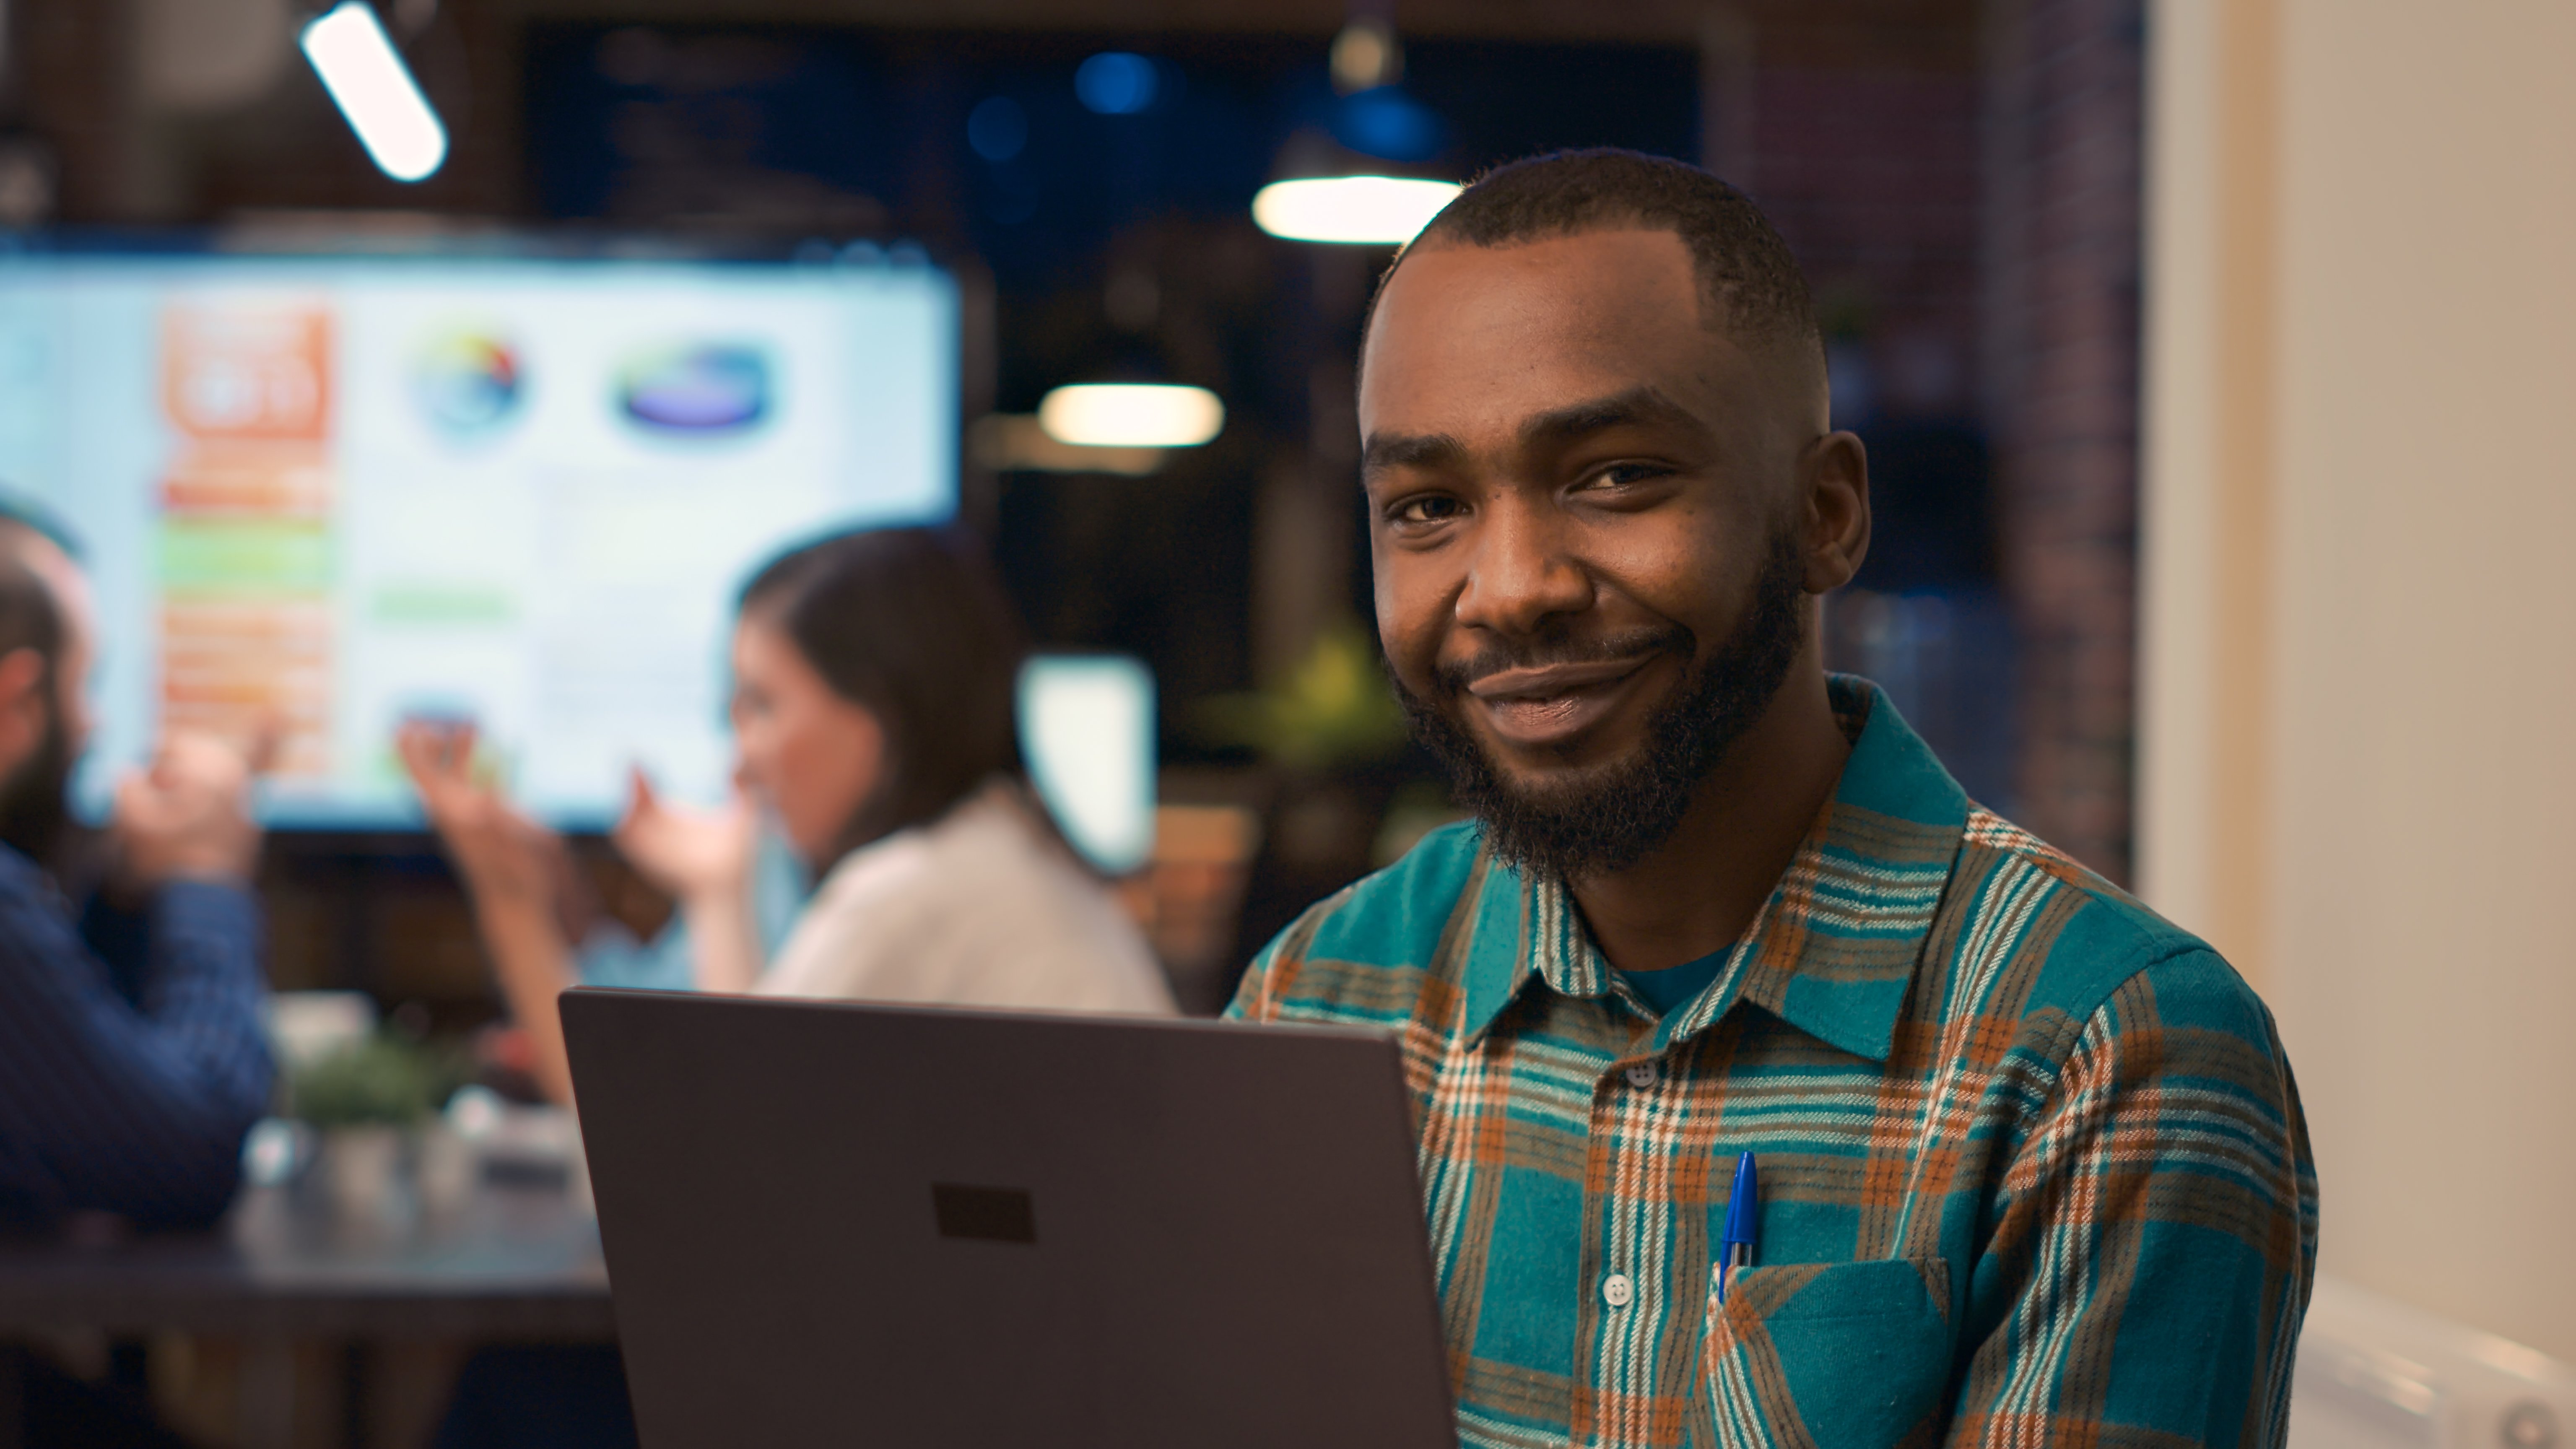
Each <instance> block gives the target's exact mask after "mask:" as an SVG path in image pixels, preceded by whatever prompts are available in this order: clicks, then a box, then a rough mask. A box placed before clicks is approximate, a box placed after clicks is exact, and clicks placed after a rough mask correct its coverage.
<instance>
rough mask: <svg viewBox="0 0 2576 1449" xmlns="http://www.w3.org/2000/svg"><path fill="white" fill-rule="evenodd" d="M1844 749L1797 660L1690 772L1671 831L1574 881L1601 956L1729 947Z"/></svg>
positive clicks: (1824, 793) (1635, 966)
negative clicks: (1764, 700) (1694, 776)
mask: <svg viewBox="0 0 2576 1449" xmlns="http://www.w3.org/2000/svg"><path fill="white" fill-rule="evenodd" d="M1810 647H1811V648H1812V646H1810ZM1850 754H1851V743H1850V741H1848V740H1846V739H1844V738H1843V732H1842V726H1841V725H1840V724H1839V723H1838V722H1837V721H1836V720H1835V718H1834V708H1833V701H1832V699H1831V698H1830V697H1829V696H1828V695H1827V694H1826V692H1825V676H1824V671H1823V670H1822V669H1820V668H1817V667H1816V666H1815V665H1814V664H1813V663H1812V662H1811V660H1802V661H1801V664H1800V667H1798V668H1796V669H1794V670H1793V671H1792V672H1791V674H1790V676H1789V682H1788V683H1787V684H1785V685H1783V686H1781V689H1780V693H1779V694H1778V695H1777V696H1775V697H1774V698H1773V699H1772V701H1771V707H1770V708H1769V709H1767V710H1765V711H1764V712H1763V714H1762V717H1761V718H1760V719H1759V720H1757V721H1756V722H1755V723H1754V725H1753V728H1751V729H1750V730H1747V731H1746V732H1745V733H1744V734H1743V735H1742V736H1740V737H1738V738H1737V740H1736V741H1735V744H1734V746H1733V747H1732V748H1730V749H1729V750H1728V751H1727V752H1726V758H1725V759H1724V760H1722V761H1721V762H1719V764H1718V767H1717V768H1716V769H1715V770H1713V771H1711V772H1710V773H1709V776H1708V778H1707V779H1705V780H1702V781H1701V782H1700V784H1699V789H1698V790H1697V792H1696V793H1695V794H1694V795H1693V796H1692V799H1691V807H1690V810H1689V813H1687V814H1685V815H1684V816H1683V817H1682V823H1681V825H1680V827H1679V828H1678V829H1676V830H1674V832H1673V835H1672V838H1671V839H1669V840H1667V841H1665V842H1664V843H1663V844H1662V845H1661V846H1658V847H1657V848H1656V849H1655V850H1654V852H1653V853H1651V854H1649V855H1648V856H1646V858H1645V859H1643V860H1640V861H1638V862H1637V863H1636V864H1635V865H1632V866H1629V867H1628V868H1627V869H1625V870H1622V871H1618V872H1615V873H1612V874H1608V875H1597V876H1587V877H1584V878H1583V879H1581V880H1578V881H1576V882H1574V898H1575V901H1576V903H1577V904H1579V905H1580V906H1581V907H1582V908H1583V918H1584V921H1585V923H1586V924H1587V925H1589V926H1590V927H1591V928H1592V939H1593V942H1594V944H1596V945H1598V946H1599V947H1600V948H1601V954H1602V955H1603V956H1605V957H1607V958H1608V959H1609V962H1610V964H1611V965H1612V966H1615V967H1617V968H1618V969H1620V970H1622V971H1659V970H1662V969H1664V968H1665V967H1668V966H1679V965H1682V964H1683V963H1685V962H1689V961H1695V960H1698V959H1699V958H1700V957H1702V956H1705V955H1708V954H1709V953H1710V952H1712V951H1719V950H1723V949H1725V948H1726V947H1728V946H1730V945H1733V944H1734V943H1735V940H1736V938H1737V937H1739V936H1741V935H1743V934H1744V928H1745V927H1746V926H1747V925H1749V924H1750V923H1751V922H1752V920H1753V917H1754V915H1755V914H1756V913H1757V912H1759V911H1760V910H1761V909H1762V903H1763V902H1764V901H1765V900H1768V899H1769V898H1770V895H1771V891H1772V888H1773V887H1774V886H1776V885H1778V884H1779V882H1780V876H1781V874H1782V873H1783V872H1785V871H1787V870H1788V868H1789V863H1790V862H1791V861H1792V860H1794V859H1796V858H1797V854H1798V846H1799V844H1800V843H1801V842H1803V841H1804V840H1805V839H1806V838H1807V832H1808V830H1809V829H1810V828H1811V827H1812V826H1814V824H1815V821H1816V814H1817V812H1818V811H1820V810H1822V809H1823V808H1824V805H1825V801H1826V800H1828V799H1830V798H1831V797H1832V795H1833V792H1834V786H1835V784H1836V783H1837V782H1838V781H1840V780H1841V778H1842V770H1843V761H1844V759H1845V758H1847V757H1848V756H1849V755H1850Z"/></svg>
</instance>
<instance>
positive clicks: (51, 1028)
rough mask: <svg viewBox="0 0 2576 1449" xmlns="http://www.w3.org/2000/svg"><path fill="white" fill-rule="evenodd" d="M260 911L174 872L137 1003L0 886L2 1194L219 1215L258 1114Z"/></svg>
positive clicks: (161, 902) (34, 897) (56, 1211)
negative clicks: (179, 878)
mask: <svg viewBox="0 0 2576 1449" xmlns="http://www.w3.org/2000/svg"><path fill="white" fill-rule="evenodd" d="M259 934H260V932H259V911H258V907H257V905H256V904H255V903H254V902H253V901H252V899H251V897H250V895H249V894H248V893H247V892H246V891H242V890H238V889H235V888H232V887H229V886H218V885H210V884H203V883H196V882H178V883H174V884H171V885H168V886H164V887H163V888H162V889H161V890H160V891H159V892H158V893H157V894H156V896H155V897H154V900H153V902H152V906H151V911H150V939H149V946H148V958H147V962H146V966H147V970H146V974H145V978H144V979H143V981H142V982H141V997H140V1002H139V1004H137V1003H135V1002H129V1001H128V1000H127V999H125V998H124V997H123V996H121V995H120V994H119V993H118V991H117V990H116V987H115V985H114V983H113V982H112V980H111V978H110V975H109V971H108V967H107V965H106V963H105V962H103V961H101V960H100V959H99V957H98V956H97V955H96V954H95V953H93V952H92V951H91V950H90V949H89V948H88V946H87V945H86V944H85V943H84V942H83V941H82V939H81V938H80V936H79V935H78V934H77V933H76V932H75V931H74V930H73V928H72V925H71V923H70V922H69V921H68V920H67V919H65V918H64V916H63V915H62V914H61V913H60V912H58V911H55V910H53V909H51V908H50V903H49V902H47V901H46V900H44V899H43V898H42V896H41V895H40V894H39V893H38V892H37V891H35V890H30V889H17V890H8V891H5V892H0V1200H12V1199H14V1201H6V1202H5V1206H6V1207H7V1208H9V1209H13V1210H14V1211H15V1213H16V1214H18V1215H23V1216H28V1217H33V1218H36V1219H39V1220H42V1219H47V1218H52V1217H56V1216H59V1215H60V1214H62V1213H64V1212H69V1211H74V1210H82V1209H96V1210H102V1211H107V1212H115V1213H121V1214H124V1215H126V1216H128V1217H131V1218H133V1219H135V1220H137V1221H140V1222H144V1223H151V1224H175V1223H190V1222H202V1221H205V1220H208V1219H211V1218H213V1217H214V1216H216V1215H217V1214H219V1213H221V1212H222V1211H223V1208H224V1205H225V1204H226V1202H228V1201H229V1200H230V1198H231V1196H232V1192H233V1187H234V1185H235V1182H236V1179H237V1177H238V1173H239V1163H240V1156H241V1142H242V1137H243V1134H244V1133H246V1132H247V1131H248V1130H249V1129H250V1125H251V1124H252V1123H253V1122H255V1121H257V1120H258V1118H259V1116H260V1114H261V1113H262V1112H264V1111H266V1110H267V1107H268V1099H269V1087H270V1083H271V1079H272V1076H273V1070H272V1066H271V1063H270V1059H269V1053H268V1046H267V1041H266V1037H265V1033H264V1031H263V1030H262V1026H261V1013H260V1007H261V1001H262V997H263V993H264V989H265V982H264V981H263V979H262V975H261V971H260V966H259Z"/></svg>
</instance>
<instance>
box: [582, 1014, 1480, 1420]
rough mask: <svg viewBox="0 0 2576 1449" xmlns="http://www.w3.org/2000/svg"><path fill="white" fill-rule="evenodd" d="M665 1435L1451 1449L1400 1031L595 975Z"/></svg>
mask: <svg viewBox="0 0 2576 1449" xmlns="http://www.w3.org/2000/svg"><path fill="white" fill-rule="evenodd" d="M563 1020H564V1035H565V1037H566V1039H567V1041H568V1042H569V1044H570V1047H571V1053H572V1067H573V1079H574V1082H575V1084H576V1086H577V1088H578V1090H579V1093H580V1098H581V1117H582V1129H583V1138H584V1141H585V1144H586V1146H587V1148H588V1151H589V1155H590V1171H591V1181H592V1185H593V1187H594V1188H595V1190H596V1191H597V1194H598V1198H599V1226H600V1235H601V1238H602V1241H603V1245H604V1247H605V1249H606V1251H607V1256H608V1274H609V1279H610V1282H611V1283H612V1285H613V1286H614V1288H615V1291H616V1298H617V1331H618V1339H619V1342H620V1343H621V1344H622V1346H623V1348H624V1351H625V1357H626V1374H627V1381H628V1384H629V1389H630V1392H631V1393H632V1395H633V1398H634V1404H635V1417H636V1423H637V1425H638V1427H639V1428H640V1429H641V1430H642V1433H643V1440H644V1444H645V1446H646V1449H693V1446H699V1445H707V1446H714V1445H726V1446H733V1445H744V1444H758V1445H764V1446H780V1449H784V1446H794V1445H806V1444H833V1445H850V1444H869V1445H880V1444H881V1445H901V1446H907V1449H920V1446H930V1445H938V1446H953V1449H986V1446H991V1449H1002V1446H1009V1449H1035V1446H1049V1445H1101V1446H1110V1445H1115V1446H1119V1449H1162V1446H1171V1449H1180V1446H1184V1445H1186V1446H1189V1449H1210V1446H1216V1445H1225V1446H1229V1449H1263V1446H1272V1445H1276V1446H1280V1449H1287V1446H1292V1445H1293V1446H1296V1449H1314V1446H1317V1445H1334V1446H1338V1449H1364V1446H1365V1449H1374V1446H1385V1449H1435V1446H1449V1445H1454V1444H1455V1443H1456V1435H1455V1430H1454V1428H1453V1426H1452V1420H1451V1414H1450V1402H1449V1385H1448V1374H1447V1369H1446V1354H1445V1350H1444V1347H1443V1343H1442V1335H1441V1328H1440V1321H1439V1314H1438V1309H1437V1307H1436V1306H1435V1303H1434V1297H1433V1290H1432V1280H1431V1265H1430V1254H1429V1248H1428V1244H1427V1240H1426V1235H1425V1233H1424V1230H1423V1222H1422V1202H1421V1195H1420V1188H1419V1185H1418V1181H1417V1179H1416V1177H1415V1173H1414V1161H1413V1135H1412V1131H1411V1128H1410V1125H1409V1122H1408V1117H1407V1113H1408V1110H1409V1108H1408V1106H1407V1103H1406V1098H1405V1095H1404V1090H1403V1080H1402V1076H1401V1073H1400V1068H1399V1065H1398V1061H1397V1056H1396V1049H1395V1045H1394V1043H1393V1042H1392V1041H1390V1040H1388V1039H1387V1038H1384V1037H1380V1036H1376V1035H1372V1034H1368V1033H1363V1032H1355V1031H1340V1030H1323V1029H1312V1030H1310V1029H1298V1028H1275V1027H1271V1028H1264V1027H1249V1026H1236V1025H1226V1024H1220V1023H1216V1022H1203V1021H1151V1020H1141V1019H1119V1018H1100V1017H1073V1016H1039V1015H999V1014H987V1013H980V1012H966V1011H940V1010H914V1009H904V1008H896V1007H871V1006H860V1005H852V1004H845V1003H839V1002H805V1001H797V1002H789V1001H769V1000H753V999H746V998H739V997H715V996H692V995H683V994H679V993H672V992H653V991H634V992H629V991H596V990H588V989H584V990H578V991H574V992H571V993H569V994H567V995H566V996H565V997H564V999H563Z"/></svg>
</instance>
